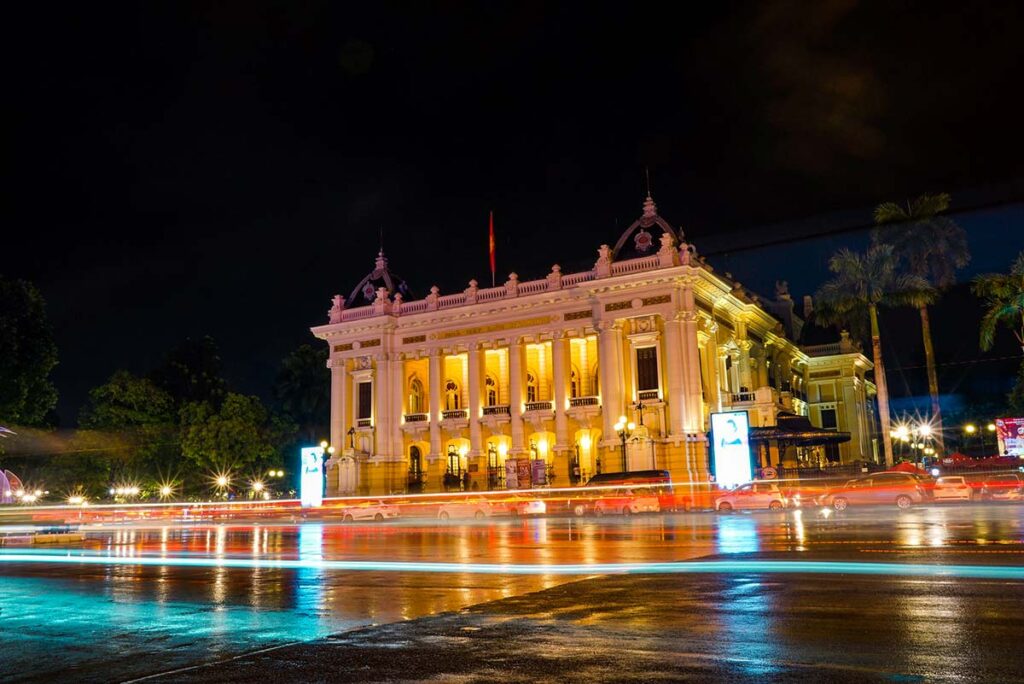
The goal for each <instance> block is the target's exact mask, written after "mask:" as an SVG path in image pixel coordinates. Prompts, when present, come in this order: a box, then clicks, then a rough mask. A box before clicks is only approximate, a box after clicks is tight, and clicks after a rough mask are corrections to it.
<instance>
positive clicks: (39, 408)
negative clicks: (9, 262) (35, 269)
mask: <svg viewBox="0 0 1024 684" xmlns="http://www.w3.org/2000/svg"><path fill="white" fill-rule="evenodd" d="M56 365H57V345H56V344H55V343H54V341H53V332H52V330H51V327H50V322H49V320H48V319H47V317H46V302H45V301H44V300H43V296H42V295H41V294H40V293H39V290H37V289H36V288H35V286H34V285H32V284H31V283H28V282H26V281H24V280H10V279H7V278H3V277H0V420H2V421H4V422H7V423H12V424H19V425H42V424H44V423H45V421H46V418H47V414H48V413H49V412H50V411H51V410H52V409H53V407H54V406H56V405H57V388H56V387H54V385H53V383H52V382H51V381H50V372H51V371H53V368H54V366H56Z"/></svg>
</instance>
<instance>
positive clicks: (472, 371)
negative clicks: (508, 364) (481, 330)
mask: <svg viewBox="0 0 1024 684" xmlns="http://www.w3.org/2000/svg"><path fill="white" fill-rule="evenodd" d="M466 356H467V360H468V362H469V409H468V411H467V415H468V416H469V454H468V457H469V458H471V459H476V458H479V457H480V454H481V453H483V442H482V439H481V435H480V406H481V401H480V394H481V390H482V385H483V373H481V368H480V366H481V364H482V362H483V358H482V357H483V356H484V355H483V354H482V353H481V352H480V345H478V344H477V343H476V342H472V343H470V345H469V353H468V354H467V355H466Z"/></svg>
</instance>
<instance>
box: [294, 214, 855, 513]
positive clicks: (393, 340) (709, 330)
mask: <svg viewBox="0 0 1024 684" xmlns="http://www.w3.org/2000/svg"><path fill="white" fill-rule="evenodd" d="M407 298H409V289H408V287H407V286H406V285H405V283H404V281H402V280H401V278H398V277H397V276H396V275H395V274H394V273H393V272H392V271H391V270H390V269H389V266H388V263H387V260H386V258H385V257H384V254H383V252H382V253H381V254H379V255H378V257H377V261H376V264H375V268H374V270H373V271H371V273H370V274H368V275H367V276H366V278H364V279H363V280H362V281H361V282H360V283H359V284H358V285H357V286H356V288H355V289H354V290H353V291H352V293H351V294H350V295H349V296H348V297H342V296H341V295H338V296H336V297H335V298H334V306H333V307H332V308H331V310H330V312H329V322H328V324H326V325H322V326H317V327H314V328H313V329H312V332H313V334H314V335H315V336H316V337H318V338H320V339H322V340H324V341H325V342H326V343H327V344H328V345H329V346H330V360H329V362H328V366H329V368H330V373H331V434H330V439H331V443H332V445H333V446H334V447H335V453H334V457H333V458H331V459H330V460H329V462H328V493H329V494H349V493H353V494H354V493H358V494H384V493H398V492H407V491H412V492H418V491H423V492H431V491H442V490H443V489H445V488H465V489H471V490H476V489H479V490H490V489H501V488H504V487H506V486H510V487H511V486H515V487H519V488H524V487H529V486H555V487H565V486H572V485H576V484H583V483H585V482H586V481H587V479H589V477H591V476H592V475H594V474H597V473H600V472H616V471H621V470H623V469H628V470H641V469H665V470H669V471H671V473H672V476H673V479H674V480H675V481H677V482H678V481H695V482H707V481H708V479H709V475H708V448H707V438H706V432H707V430H708V424H709V415H710V414H711V413H712V412H715V411H721V410H731V409H742V410H747V411H748V412H749V413H750V417H751V425H754V426H771V425H774V424H775V420H776V417H777V416H778V414H779V412H781V411H788V412H792V413H796V414H802V415H807V416H809V417H810V419H811V421H812V422H813V423H814V424H815V425H817V426H819V427H825V428H828V429H836V430H841V431H845V432H849V433H850V440H849V441H848V442H847V443H844V444H841V445H839V447H838V452H834V453H830V454H828V456H829V457H831V459H832V460H833V461H852V460H856V459H865V460H866V459H870V458H872V455H873V453H874V448H875V447H874V442H873V439H874V433H875V427H874V418H873V411H872V408H871V401H872V396H873V392H874V388H873V386H872V385H871V383H870V382H868V381H867V380H866V379H865V373H867V372H868V371H869V370H870V369H871V363H870V361H869V360H868V359H867V358H866V357H865V356H864V355H863V354H861V353H860V352H859V350H857V349H856V348H855V347H854V345H853V344H852V343H850V341H849V340H848V339H847V338H846V337H845V336H844V337H843V339H841V340H839V341H838V342H836V343H834V344H828V345H818V346H816V347H807V348H803V349H802V348H801V347H800V346H798V344H797V343H796V342H794V341H793V340H794V339H797V338H798V337H799V326H800V324H801V323H802V321H801V320H800V318H799V317H797V316H796V315H795V314H794V313H793V302H792V301H791V300H790V299H789V295H788V293H786V292H785V289H784V287H783V288H780V289H779V292H777V295H776V299H775V300H774V301H772V302H764V303H762V302H760V301H759V300H758V298H757V297H756V296H755V295H752V294H751V293H749V292H747V291H746V290H745V289H744V288H743V287H742V286H741V285H740V284H739V283H738V282H735V281H733V280H732V279H731V278H730V277H728V274H726V275H722V274H719V273H716V272H715V271H714V269H713V268H712V267H711V266H710V265H709V264H708V263H707V262H706V261H705V260H704V259H703V258H701V257H699V256H698V255H697V253H696V251H695V249H694V247H693V246H692V245H690V244H687V243H686V241H685V239H684V235H683V233H682V231H681V230H678V229H677V228H675V227H673V226H672V225H670V224H669V223H668V222H667V221H665V220H664V219H663V218H662V217H660V216H659V215H658V213H657V208H656V206H655V204H654V201H653V200H652V199H651V198H650V197H648V198H647V200H646V201H645V203H644V206H643V213H642V215H641V217H640V218H639V219H638V220H637V221H635V222H634V223H633V224H632V225H631V226H630V227H629V228H628V229H627V230H626V231H625V232H624V233H623V234H622V235H621V236H620V237H619V240H618V242H617V243H616V244H615V245H614V246H609V245H601V246H600V248H599V249H598V256H597V260H596V261H595V263H594V266H593V268H592V269H590V270H588V271H583V272H579V273H562V272H561V269H560V268H559V267H558V266H557V265H555V266H553V267H552V268H551V271H550V272H549V273H548V274H547V275H546V276H545V277H543V278H541V279H538V280H530V281H520V280H519V279H518V276H517V275H516V274H515V273H513V274H511V275H510V276H509V278H508V280H507V281H506V282H505V283H504V284H502V285H499V286H498V287H493V288H481V287H479V286H478V283H477V281H475V280H472V281H470V282H469V286H468V287H467V288H466V289H465V290H464V291H463V292H458V293H454V294H448V295H441V294H440V293H439V292H438V289H437V288H436V287H434V288H431V290H430V293H429V294H428V295H427V296H426V297H425V298H423V299H418V300H412V299H408V300H407ZM620 416H625V417H626V418H627V420H628V421H630V422H632V423H634V424H635V428H634V429H633V431H632V432H631V433H630V434H629V435H628V438H627V440H626V447H625V454H623V446H622V439H621V435H620V434H619V433H617V431H616V423H617V422H618V421H619V419H620ZM801 456H803V457H807V454H806V453H802V454H797V453H789V452H786V453H781V454H780V453H778V451H777V450H776V451H775V452H774V457H773V455H772V453H771V452H769V453H766V454H764V456H763V458H762V464H763V465H767V464H768V463H767V461H771V463H772V464H776V463H779V462H780V461H782V462H788V461H791V460H797V459H798V458H800V457H801ZM814 457H815V458H822V454H820V453H819V454H815V455H814ZM509 459H514V460H515V461H516V463H517V464H519V465H520V467H519V469H518V471H517V470H516V468H515V467H513V468H511V469H510V468H509V467H507V464H506V461H508V460H509ZM524 462H528V463H529V465H528V466H526V467H525V468H524V467H523V466H522V464H523V463H524ZM512 473H515V480H514V481H512V480H511V478H512V477H513V474H512ZM506 477H508V478H509V481H506Z"/></svg>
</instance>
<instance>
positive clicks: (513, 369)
mask: <svg viewBox="0 0 1024 684" xmlns="http://www.w3.org/2000/svg"><path fill="white" fill-rule="evenodd" d="M523 380H524V378H523V343H522V342H520V341H519V339H518V338H516V339H514V340H513V341H512V343H511V344H509V346H508V403H509V414H510V415H511V418H512V424H511V432H512V448H511V449H510V450H509V455H510V456H512V457H514V458H518V457H520V456H522V455H523V454H524V453H526V448H525V444H524V442H523V440H524V435H523V384H524V383H523Z"/></svg>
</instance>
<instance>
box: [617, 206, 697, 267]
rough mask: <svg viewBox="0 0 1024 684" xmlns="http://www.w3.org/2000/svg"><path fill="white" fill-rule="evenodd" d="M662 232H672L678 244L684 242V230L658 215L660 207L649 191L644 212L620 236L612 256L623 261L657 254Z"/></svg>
mask: <svg viewBox="0 0 1024 684" xmlns="http://www.w3.org/2000/svg"><path fill="white" fill-rule="evenodd" d="M662 233H668V234H670V235H671V236H672V237H673V238H675V243H676V244H677V245H678V244H681V243H683V242H684V240H683V231H682V230H680V229H677V228H673V227H672V226H671V225H670V224H669V222H668V221H666V220H665V219H663V218H661V217H660V216H658V207H657V206H656V205H655V204H654V200H653V199H651V194H650V193H647V199H645V200H644V211H643V214H641V215H640V218H638V219H637V220H636V221H634V222H633V225H631V226H630V227H629V228H627V229H626V230H625V232H623V233H622V236H621V237H619V241H618V242H616V243H615V248H614V249H612V258H613V259H616V260H619V261H621V260H623V259H636V258H637V257H645V256H651V255H652V254H656V253H657V252H658V248H659V247H660V246H661V235H662Z"/></svg>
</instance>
